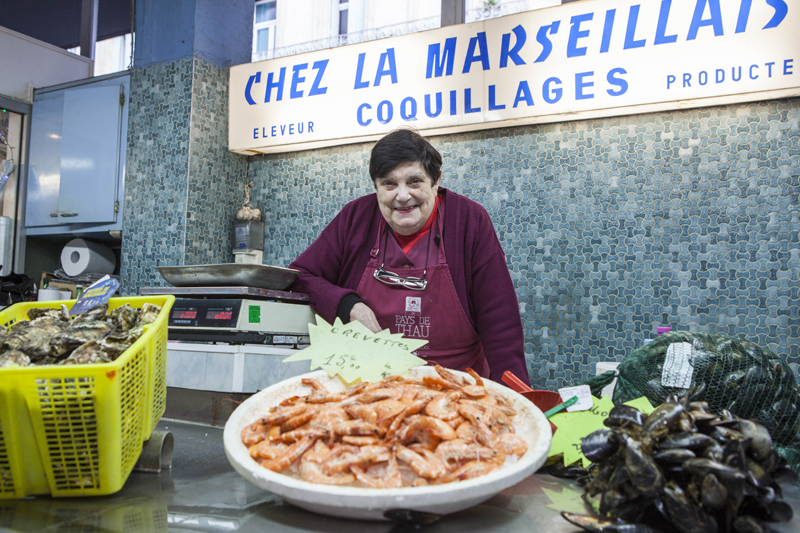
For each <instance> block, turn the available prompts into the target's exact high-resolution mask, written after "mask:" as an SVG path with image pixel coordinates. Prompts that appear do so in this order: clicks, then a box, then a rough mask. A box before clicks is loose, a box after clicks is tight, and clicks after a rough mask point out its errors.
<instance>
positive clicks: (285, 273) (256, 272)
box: [156, 263, 300, 291]
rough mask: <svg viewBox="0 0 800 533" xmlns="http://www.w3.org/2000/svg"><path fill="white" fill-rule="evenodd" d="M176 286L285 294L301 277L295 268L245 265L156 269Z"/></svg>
mask: <svg viewBox="0 0 800 533" xmlns="http://www.w3.org/2000/svg"><path fill="white" fill-rule="evenodd" d="M156 268H157V269H158V271H159V272H160V273H161V276H163V278H164V279H165V280H166V281H167V283H169V284H170V285H172V286H174V287H230V286H245V287H258V288H261V289H272V290H276V291H282V290H284V289H286V288H288V287H289V285H291V284H292V283H293V282H294V280H295V279H296V278H297V275H298V274H300V271H298V270H294V269H292V268H283V267H276V266H269V265H251V264H245V263H222V264H217V265H183V266H159V267H156Z"/></svg>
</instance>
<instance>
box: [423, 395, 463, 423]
mask: <svg viewBox="0 0 800 533" xmlns="http://www.w3.org/2000/svg"><path fill="white" fill-rule="evenodd" d="M459 399H461V393H460V392H458V391H453V392H448V393H447V394H442V395H441V396H439V397H437V398H434V399H433V400H431V401H430V402H429V403H428V405H427V406H425V414H426V415H428V416H433V417H436V418H439V419H441V420H445V421H447V420H453V419H454V418H458V417H459V416H461V415H459V413H458V405H457V402H458V400H459Z"/></svg>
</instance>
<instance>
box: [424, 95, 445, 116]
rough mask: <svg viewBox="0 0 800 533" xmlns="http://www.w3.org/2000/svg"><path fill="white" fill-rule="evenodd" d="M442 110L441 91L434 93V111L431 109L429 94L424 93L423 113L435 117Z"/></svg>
mask: <svg viewBox="0 0 800 533" xmlns="http://www.w3.org/2000/svg"><path fill="white" fill-rule="evenodd" d="M441 112H442V93H436V111H435V112H434V111H431V95H429V94H426V95H425V114H426V115H428V116H429V117H430V118H436V117H438V116H439V113H441Z"/></svg>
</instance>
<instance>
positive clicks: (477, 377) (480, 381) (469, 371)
mask: <svg viewBox="0 0 800 533" xmlns="http://www.w3.org/2000/svg"><path fill="white" fill-rule="evenodd" d="M467 374H469V375H470V376H472V379H474V380H475V385H477V386H479V387H483V378H482V377H481V376H480V374H478V373H477V372H475V371H474V370H472V369H471V368H468V369H467Z"/></svg>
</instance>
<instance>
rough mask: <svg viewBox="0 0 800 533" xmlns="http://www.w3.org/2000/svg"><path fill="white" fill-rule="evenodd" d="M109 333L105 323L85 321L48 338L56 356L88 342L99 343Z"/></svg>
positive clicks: (109, 330) (109, 329)
mask: <svg viewBox="0 0 800 533" xmlns="http://www.w3.org/2000/svg"><path fill="white" fill-rule="evenodd" d="M110 332H111V326H109V325H108V323H107V322H99V321H93V322H89V321H85V322H81V323H79V324H73V325H72V326H70V327H69V328H67V329H66V330H64V331H62V332H61V333H56V334H55V335H53V336H52V337H50V346H51V347H52V349H53V353H54V354H55V355H56V356H60V355H64V354H66V353H68V352H71V351H72V350H74V349H75V348H77V347H78V346H80V345H81V344H84V343H86V342H89V341H99V340H100V339H102V338H103V337H105V336H106V335H108V334H109V333H110Z"/></svg>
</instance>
